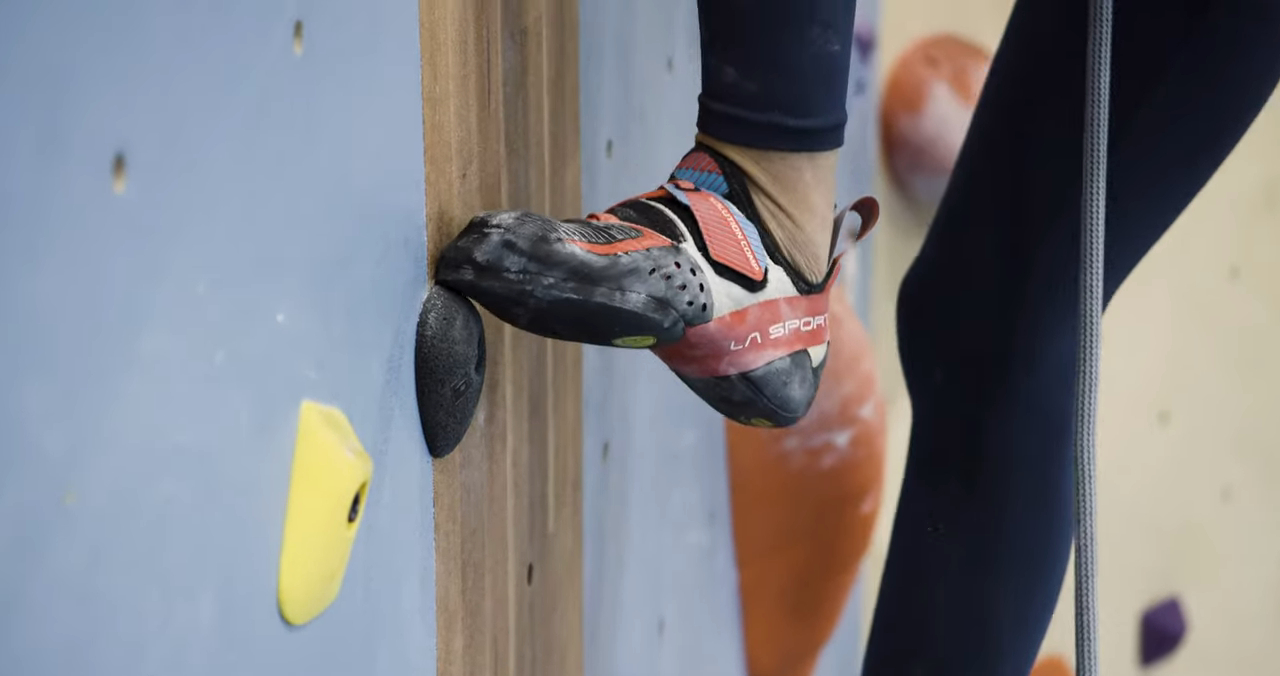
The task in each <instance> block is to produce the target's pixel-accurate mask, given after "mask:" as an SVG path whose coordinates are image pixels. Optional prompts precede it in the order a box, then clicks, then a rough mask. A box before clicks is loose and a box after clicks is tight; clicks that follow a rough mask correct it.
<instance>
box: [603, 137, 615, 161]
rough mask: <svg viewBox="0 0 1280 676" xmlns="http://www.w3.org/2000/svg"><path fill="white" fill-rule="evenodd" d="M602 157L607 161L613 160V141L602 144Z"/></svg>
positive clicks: (609, 140)
mask: <svg viewBox="0 0 1280 676" xmlns="http://www.w3.org/2000/svg"><path fill="white" fill-rule="evenodd" d="M604 157H605V159H607V160H611V159H613V139H608V140H606V141H605V142H604Z"/></svg>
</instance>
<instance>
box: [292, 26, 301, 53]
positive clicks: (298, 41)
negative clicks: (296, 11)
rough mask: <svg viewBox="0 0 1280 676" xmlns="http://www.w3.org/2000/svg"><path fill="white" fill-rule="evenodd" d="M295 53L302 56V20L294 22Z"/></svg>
mask: <svg viewBox="0 0 1280 676" xmlns="http://www.w3.org/2000/svg"><path fill="white" fill-rule="evenodd" d="M293 53H294V55H295V56H302V19H298V20H297V21H294V22H293Z"/></svg>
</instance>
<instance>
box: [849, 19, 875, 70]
mask: <svg viewBox="0 0 1280 676" xmlns="http://www.w3.org/2000/svg"><path fill="white" fill-rule="evenodd" d="M853 47H854V49H855V50H857V52H858V61H859V63H867V61H868V60H870V59H871V52H872V51H873V50H875V48H876V27H875V25H874V24H867V23H862V24H857V25H855V26H854V27H853Z"/></svg>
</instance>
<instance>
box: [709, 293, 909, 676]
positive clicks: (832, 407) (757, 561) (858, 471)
mask: <svg viewBox="0 0 1280 676" xmlns="http://www.w3.org/2000/svg"><path fill="white" fill-rule="evenodd" d="M828 320H829V322H830V324H829V325H830V330H831V334H830V335H831V342H830V347H829V348H828V349H829V353H828V355H827V364H826V368H825V371H824V375H823V378H822V384H821V386H820V387H819V388H818V394H817V398H816V399H815V401H814V403H813V407H812V408H811V409H810V411H809V414H808V415H806V416H805V417H804V418H803V419H801V420H800V422H799V423H797V424H796V425H794V426H792V427H788V428H783V429H763V428H757V427H746V426H744V425H739V424H737V423H732V422H729V423H727V434H728V449H729V450H728V456H729V481H730V484H729V487H730V495H731V500H732V503H733V524H734V544H735V546H736V550H737V559H738V576H739V593H740V596H741V602H742V616H743V619H742V622H743V633H744V636H745V639H746V652H747V669H748V673H749V674H750V675H751V676H809V674H811V673H812V672H813V669H814V666H815V664H816V662H817V659H818V655H819V654H820V653H821V651H822V647H823V645H825V644H826V642H827V639H828V638H829V637H830V636H831V632H832V631H834V629H835V626H836V624H837V622H838V621H839V619H840V616H841V614H842V612H843V610H844V607H845V605H846V603H847V601H848V597H849V592H850V590H851V589H852V587H853V583H854V579H855V578H856V577H857V574H858V566H859V564H860V563H861V561H862V557H863V555H864V554H865V553H866V551H867V546H868V544H869V543H870V540H871V529H872V526H873V525H874V524H875V520H876V514H877V513H878V512H879V509H880V496H881V488H882V484H883V480H884V447H885V410H884V402H883V400H882V399H881V398H880V395H879V391H878V386H877V380H876V371H875V362H874V359H873V356H872V350H871V341H870V338H869V337H868V335H867V332H866V330H865V329H864V328H863V327H862V324H861V323H860V322H859V321H858V318H857V317H856V316H855V315H854V312H853V308H852V306H851V305H850V304H849V301H848V299H847V298H846V297H845V294H844V293H843V292H842V291H841V290H840V288H839V286H838V285H837V286H836V288H835V289H833V291H832V293H831V304H830V310H829V316H828Z"/></svg>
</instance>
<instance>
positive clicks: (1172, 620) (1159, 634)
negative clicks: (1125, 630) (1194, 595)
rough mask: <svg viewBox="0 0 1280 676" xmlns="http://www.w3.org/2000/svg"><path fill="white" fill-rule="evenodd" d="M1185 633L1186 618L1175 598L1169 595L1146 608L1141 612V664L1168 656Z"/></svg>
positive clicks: (1148, 664) (1144, 664)
mask: <svg viewBox="0 0 1280 676" xmlns="http://www.w3.org/2000/svg"><path fill="white" fill-rule="evenodd" d="M1186 633H1187V620H1186V618H1185V617H1184V616H1183V615H1182V604H1181V603H1179V602H1178V599H1177V598H1174V597H1170V598H1168V599H1165V600H1164V601H1161V602H1160V603H1157V604H1155V605H1154V606H1151V607H1150V608H1148V609H1147V611H1146V612H1144V613H1143V614H1142V666H1144V667H1148V666H1151V665H1152V664H1153V663H1155V662H1158V661H1160V660H1162V659H1164V658H1166V657H1168V656H1169V653H1172V652H1173V651H1174V649H1176V648H1177V647H1178V645H1179V644H1180V643H1182V637H1183V636H1184V635H1185V634H1186Z"/></svg>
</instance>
